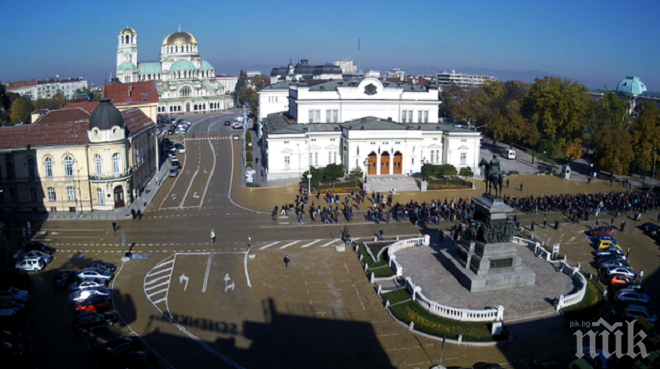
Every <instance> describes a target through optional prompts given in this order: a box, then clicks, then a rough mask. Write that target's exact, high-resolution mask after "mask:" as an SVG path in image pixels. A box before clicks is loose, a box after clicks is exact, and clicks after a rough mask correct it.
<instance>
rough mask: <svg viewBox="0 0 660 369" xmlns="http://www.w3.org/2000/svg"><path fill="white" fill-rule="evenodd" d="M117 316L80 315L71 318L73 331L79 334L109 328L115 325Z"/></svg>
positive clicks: (89, 313) (91, 313)
mask: <svg viewBox="0 0 660 369" xmlns="http://www.w3.org/2000/svg"><path fill="white" fill-rule="evenodd" d="M116 321H117V316H116V315H115V314H99V313H93V312H88V313H82V314H80V315H76V316H75V317H74V318H73V329H75V330H77V331H79V332H86V331H90V330H93V329H97V328H101V327H109V326H112V325H113V324H115V322H116Z"/></svg>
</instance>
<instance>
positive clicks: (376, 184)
mask: <svg viewBox="0 0 660 369" xmlns="http://www.w3.org/2000/svg"><path fill="white" fill-rule="evenodd" d="M365 188H366V191H367V192H368V193H371V192H380V193H389V192H390V191H391V190H392V189H393V188H394V189H396V192H412V191H419V186H417V181H415V179H414V178H412V177H408V176H373V177H369V178H367V183H366V186H365Z"/></svg>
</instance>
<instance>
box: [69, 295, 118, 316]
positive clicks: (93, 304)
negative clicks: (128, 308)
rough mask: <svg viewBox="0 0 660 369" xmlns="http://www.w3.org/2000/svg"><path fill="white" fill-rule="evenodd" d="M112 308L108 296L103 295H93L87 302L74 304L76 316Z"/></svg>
mask: <svg viewBox="0 0 660 369" xmlns="http://www.w3.org/2000/svg"><path fill="white" fill-rule="evenodd" d="M110 308H111V306H110V299H108V297H107V296H101V295H91V296H89V297H88V298H87V299H86V300H84V301H80V302H76V303H75V304H74V309H75V311H76V314H80V313H86V312H89V311H93V312H96V313H98V312H102V311H107V310H110Z"/></svg>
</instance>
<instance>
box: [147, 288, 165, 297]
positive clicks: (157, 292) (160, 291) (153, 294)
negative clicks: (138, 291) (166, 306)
mask: <svg viewBox="0 0 660 369" xmlns="http://www.w3.org/2000/svg"><path fill="white" fill-rule="evenodd" d="M163 292H167V288H164V289H162V290H159V291H156V292H154V293H152V294H149V295H147V297H148V298H151V296H156V295H158V294H160V293H163Z"/></svg>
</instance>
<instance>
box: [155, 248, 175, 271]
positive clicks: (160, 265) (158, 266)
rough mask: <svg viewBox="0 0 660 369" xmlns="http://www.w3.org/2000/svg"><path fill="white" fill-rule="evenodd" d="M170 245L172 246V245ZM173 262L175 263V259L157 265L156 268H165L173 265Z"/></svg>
mask: <svg viewBox="0 0 660 369" xmlns="http://www.w3.org/2000/svg"><path fill="white" fill-rule="evenodd" d="M170 245H172V244H170ZM173 262H174V259H172V260H168V261H163V262H162V263H160V264H158V265H156V268H160V267H162V266H164V265H167V264H171V263H173Z"/></svg>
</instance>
